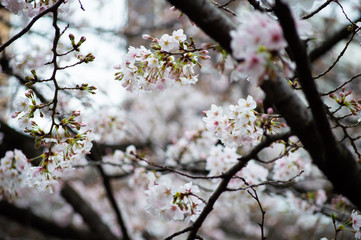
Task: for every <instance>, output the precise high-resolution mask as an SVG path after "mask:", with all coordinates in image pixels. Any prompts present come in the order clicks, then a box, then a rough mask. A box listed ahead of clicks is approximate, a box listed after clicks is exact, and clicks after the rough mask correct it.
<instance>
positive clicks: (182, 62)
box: [115, 29, 209, 92]
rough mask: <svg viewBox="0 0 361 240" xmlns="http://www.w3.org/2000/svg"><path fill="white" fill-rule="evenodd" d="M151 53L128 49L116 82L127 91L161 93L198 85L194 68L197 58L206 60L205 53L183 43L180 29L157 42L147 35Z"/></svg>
mask: <svg viewBox="0 0 361 240" xmlns="http://www.w3.org/2000/svg"><path fill="white" fill-rule="evenodd" d="M143 38H145V39H149V40H152V41H153V43H152V45H151V48H152V49H153V51H151V50H149V49H147V48H145V47H144V46H141V47H140V48H134V47H129V49H128V53H127V54H126V55H125V57H124V60H123V61H122V62H121V64H120V65H119V66H117V67H115V68H116V69H119V70H120V71H119V72H117V73H116V74H115V79H116V80H119V81H121V83H122V86H123V87H124V88H126V89H127V90H128V91H131V92H133V91H152V90H163V89H166V88H168V87H170V86H173V85H175V84H178V85H190V84H194V83H196V82H197V81H198V74H195V71H194V67H195V66H199V67H200V66H201V65H200V64H199V58H202V59H208V58H209V56H208V55H207V54H208V51H206V50H203V49H197V48H196V46H195V44H194V42H193V41H192V39H191V42H190V43H188V42H187V41H186V39H187V36H186V35H185V34H184V33H183V30H182V29H179V30H177V31H174V32H173V34H172V35H168V34H164V35H163V36H162V37H161V38H160V39H157V38H153V37H151V36H149V35H143Z"/></svg>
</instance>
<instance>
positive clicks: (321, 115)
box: [274, 0, 336, 160]
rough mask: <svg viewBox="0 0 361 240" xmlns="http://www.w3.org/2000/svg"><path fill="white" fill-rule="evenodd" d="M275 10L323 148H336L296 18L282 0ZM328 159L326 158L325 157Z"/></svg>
mask: <svg viewBox="0 0 361 240" xmlns="http://www.w3.org/2000/svg"><path fill="white" fill-rule="evenodd" d="M274 12H275V14H276V16H277V17H278V19H279V21H280V24H281V26H282V29H283V35H284V37H285V39H286V41H287V43H288V47H289V51H291V54H292V56H294V61H295V63H296V70H297V76H298V78H299V81H300V83H301V86H302V90H303V92H304V94H305V96H306V99H307V101H308V103H309V105H310V108H311V112H312V115H313V118H314V121H315V124H316V128H317V129H318V131H319V133H320V137H321V139H320V140H321V142H320V144H322V145H323V146H322V149H325V150H326V149H329V150H332V149H335V146H336V139H335V138H334V136H333V134H332V131H331V127H330V123H329V122H328V119H327V116H326V112H325V110H324V105H323V102H322V100H321V98H320V95H319V92H318V90H317V87H316V84H315V82H314V80H313V77H312V73H311V67H310V62H309V59H308V56H307V53H306V47H305V45H304V44H303V42H302V41H301V39H300V38H299V36H298V34H297V30H296V27H295V22H294V19H293V17H292V15H291V12H290V10H289V8H288V6H287V5H286V4H284V3H283V2H282V1H281V0H276V5H275V6H274ZM323 160H326V159H323Z"/></svg>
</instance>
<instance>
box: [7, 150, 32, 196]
mask: <svg viewBox="0 0 361 240" xmlns="http://www.w3.org/2000/svg"><path fill="white" fill-rule="evenodd" d="M30 167H31V164H30V163H29V161H28V159H27V158H26V157H25V155H24V154H23V153H22V152H21V151H20V150H17V149H15V150H14V151H8V152H6V154H5V157H3V158H2V159H1V160H0V200H2V199H3V198H6V199H9V200H12V199H14V198H16V197H18V195H19V192H18V191H19V189H21V188H23V187H26V184H27V182H28V178H29V169H30Z"/></svg>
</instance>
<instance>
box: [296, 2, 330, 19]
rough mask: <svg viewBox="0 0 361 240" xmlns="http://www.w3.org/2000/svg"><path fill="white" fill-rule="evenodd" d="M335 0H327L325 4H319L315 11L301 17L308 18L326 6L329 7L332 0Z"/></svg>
mask: <svg viewBox="0 0 361 240" xmlns="http://www.w3.org/2000/svg"><path fill="white" fill-rule="evenodd" d="M333 1H335V0H327V1H326V2H325V3H324V4H322V5H321V6H319V7H318V8H317V9H316V10H315V11H313V12H311V13H309V14H307V15H306V16H303V17H302V18H301V19H303V20H305V19H308V18H311V17H313V16H314V15H315V14H317V13H319V12H320V11H321V10H322V9H324V8H325V7H327V6H328V5H329V4H330V3H331V2H333Z"/></svg>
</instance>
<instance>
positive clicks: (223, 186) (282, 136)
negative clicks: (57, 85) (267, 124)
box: [187, 133, 289, 240]
mask: <svg viewBox="0 0 361 240" xmlns="http://www.w3.org/2000/svg"><path fill="white" fill-rule="evenodd" d="M288 137H289V133H285V134H280V135H272V136H267V137H266V138H265V139H264V140H263V141H262V142H261V143H259V144H258V145H257V146H255V147H254V148H253V149H252V151H250V152H249V153H247V154H245V155H244V156H242V157H241V158H239V159H238V160H239V163H237V164H236V165H234V166H233V167H232V168H231V169H229V170H228V171H227V172H226V173H225V174H224V175H223V179H222V181H221V182H220V183H219V185H218V187H217V189H216V190H215V191H214V192H213V194H212V195H211V196H210V198H209V199H208V201H207V204H206V205H205V207H204V209H203V211H202V212H201V214H200V215H199V217H198V218H197V220H196V221H195V222H194V223H193V225H192V227H191V230H190V233H189V235H188V238H187V240H193V239H195V238H196V236H197V232H198V230H199V228H200V227H201V226H202V224H203V222H204V221H205V219H206V218H207V216H208V215H209V213H211V211H212V210H213V206H214V204H215V203H216V201H217V200H218V198H219V197H220V196H221V194H222V193H224V192H225V191H227V185H228V183H229V181H230V180H231V179H232V177H233V176H234V175H235V174H236V173H237V172H239V171H240V170H242V168H243V167H245V166H246V165H247V163H248V162H249V161H250V160H252V159H254V158H256V157H257V154H258V153H259V152H260V151H261V150H262V149H264V148H266V147H268V146H270V145H271V144H272V143H274V142H276V141H278V140H284V139H287V138H288Z"/></svg>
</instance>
